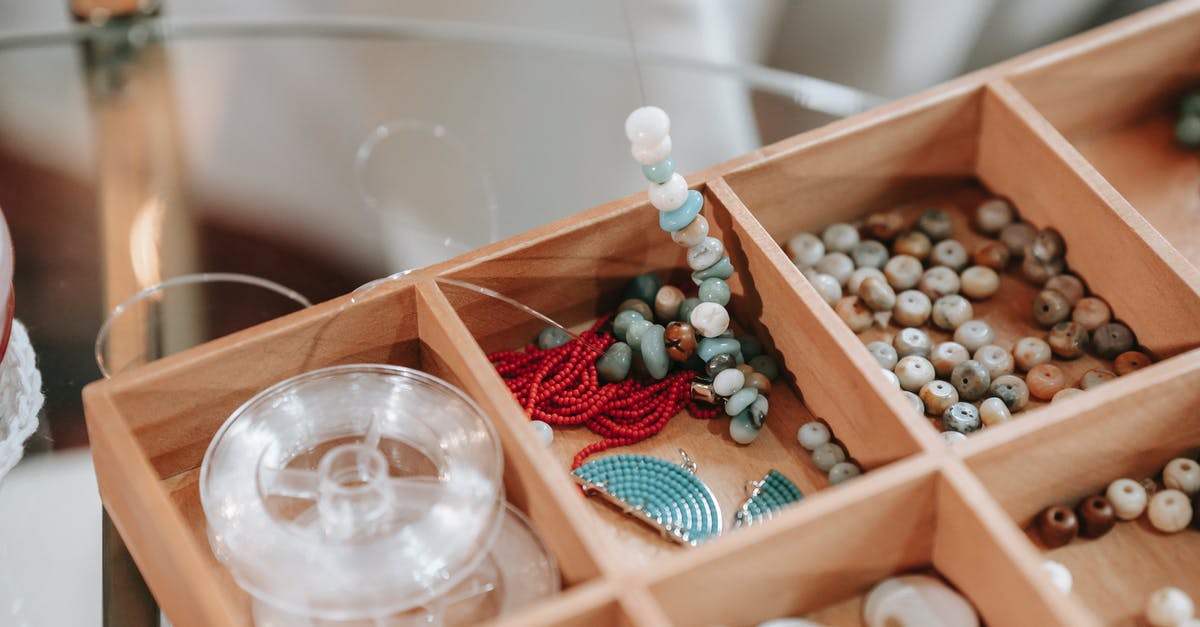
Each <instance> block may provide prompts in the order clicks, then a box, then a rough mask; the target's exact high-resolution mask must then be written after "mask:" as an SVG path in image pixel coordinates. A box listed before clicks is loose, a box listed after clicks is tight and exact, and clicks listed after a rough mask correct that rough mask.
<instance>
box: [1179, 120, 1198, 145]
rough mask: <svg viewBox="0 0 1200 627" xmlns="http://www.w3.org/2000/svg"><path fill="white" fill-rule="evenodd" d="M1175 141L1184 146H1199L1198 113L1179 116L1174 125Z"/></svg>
mask: <svg viewBox="0 0 1200 627" xmlns="http://www.w3.org/2000/svg"><path fill="white" fill-rule="evenodd" d="M1175 141H1176V142H1178V143H1179V145H1180V146H1182V147H1184V148H1188V149H1196V148H1200V115H1185V116H1183V117H1181V118H1179V122H1178V123H1177V124H1176V125H1175Z"/></svg>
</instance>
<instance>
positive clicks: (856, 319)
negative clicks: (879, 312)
mask: <svg viewBox="0 0 1200 627" xmlns="http://www.w3.org/2000/svg"><path fill="white" fill-rule="evenodd" d="M833 310H834V311H836V312H837V315H839V316H841V318H842V321H843V322H845V323H846V326H848V327H850V330H852V331H854V332H855V333H862V332H863V331H866V330H867V329H869V328H871V325H872V324H874V323H875V316H874V314H872V313H871V308H870V307H867V304H866V303H864V302H863V301H862V299H861V298H859V297H857V296H843V297H842V299H841V300H839V301H838V302H837V304H835V305H834V306H833Z"/></svg>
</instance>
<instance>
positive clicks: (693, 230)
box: [671, 215, 820, 267]
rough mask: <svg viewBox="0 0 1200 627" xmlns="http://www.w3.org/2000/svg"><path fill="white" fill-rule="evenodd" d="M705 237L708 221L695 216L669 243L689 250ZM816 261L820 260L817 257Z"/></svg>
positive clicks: (674, 233) (672, 235)
mask: <svg viewBox="0 0 1200 627" xmlns="http://www.w3.org/2000/svg"><path fill="white" fill-rule="evenodd" d="M706 237H708V220H707V219H706V218H705V217H704V216H702V215H697V216H696V217H695V218H694V219H693V220H692V221H691V222H688V225H687V226H685V227H683V228H682V229H679V230H678V231H671V241H673V242H675V243H676V244H679V245H680V246H683V247H684V248H691V247H692V246H695V245H696V244H699V243H700V242H703V241H704V238H706ZM794 259H795V258H794V257H793V260H794ZM818 259H820V258H819V257H818ZM813 263H816V262H813ZM797 265H799V264H797ZM809 265H812V264H809ZM806 267H807V266H806Z"/></svg>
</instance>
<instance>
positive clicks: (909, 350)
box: [892, 327, 933, 357]
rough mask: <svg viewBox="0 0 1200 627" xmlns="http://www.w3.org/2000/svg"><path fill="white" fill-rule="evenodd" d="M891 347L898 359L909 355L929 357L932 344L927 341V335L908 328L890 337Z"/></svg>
mask: <svg viewBox="0 0 1200 627" xmlns="http://www.w3.org/2000/svg"><path fill="white" fill-rule="evenodd" d="M892 347H893V348H895V349H896V354H897V355H899V356H900V357H908V356H909V355H916V356H918V357H929V353H930V351H931V350H932V348H933V342H932V341H931V340H930V339H929V334H927V333H925V332H924V331H922V330H920V329H917V328H913V327H908V328H904V329H900V332H899V333H897V334H896V335H895V336H893V337H892Z"/></svg>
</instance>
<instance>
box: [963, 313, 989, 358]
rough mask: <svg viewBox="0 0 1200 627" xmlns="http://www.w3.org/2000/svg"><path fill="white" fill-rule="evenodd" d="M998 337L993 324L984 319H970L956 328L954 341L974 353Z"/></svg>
mask: <svg viewBox="0 0 1200 627" xmlns="http://www.w3.org/2000/svg"><path fill="white" fill-rule="evenodd" d="M994 339H996V333H995V332H994V331H992V327H991V325H989V324H988V323H986V322H984V321H983V320H968V321H966V322H964V323H962V324H961V325H960V326H959V327H958V328H957V329H955V330H954V341H955V342H958V343H959V344H962V345H963V347H964V348H966V349H967V350H969V351H971V352H972V353H974V352H975V351H977V350H979V348H980V347H981V346H986V345H988V344H991V343H992V340H994Z"/></svg>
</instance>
